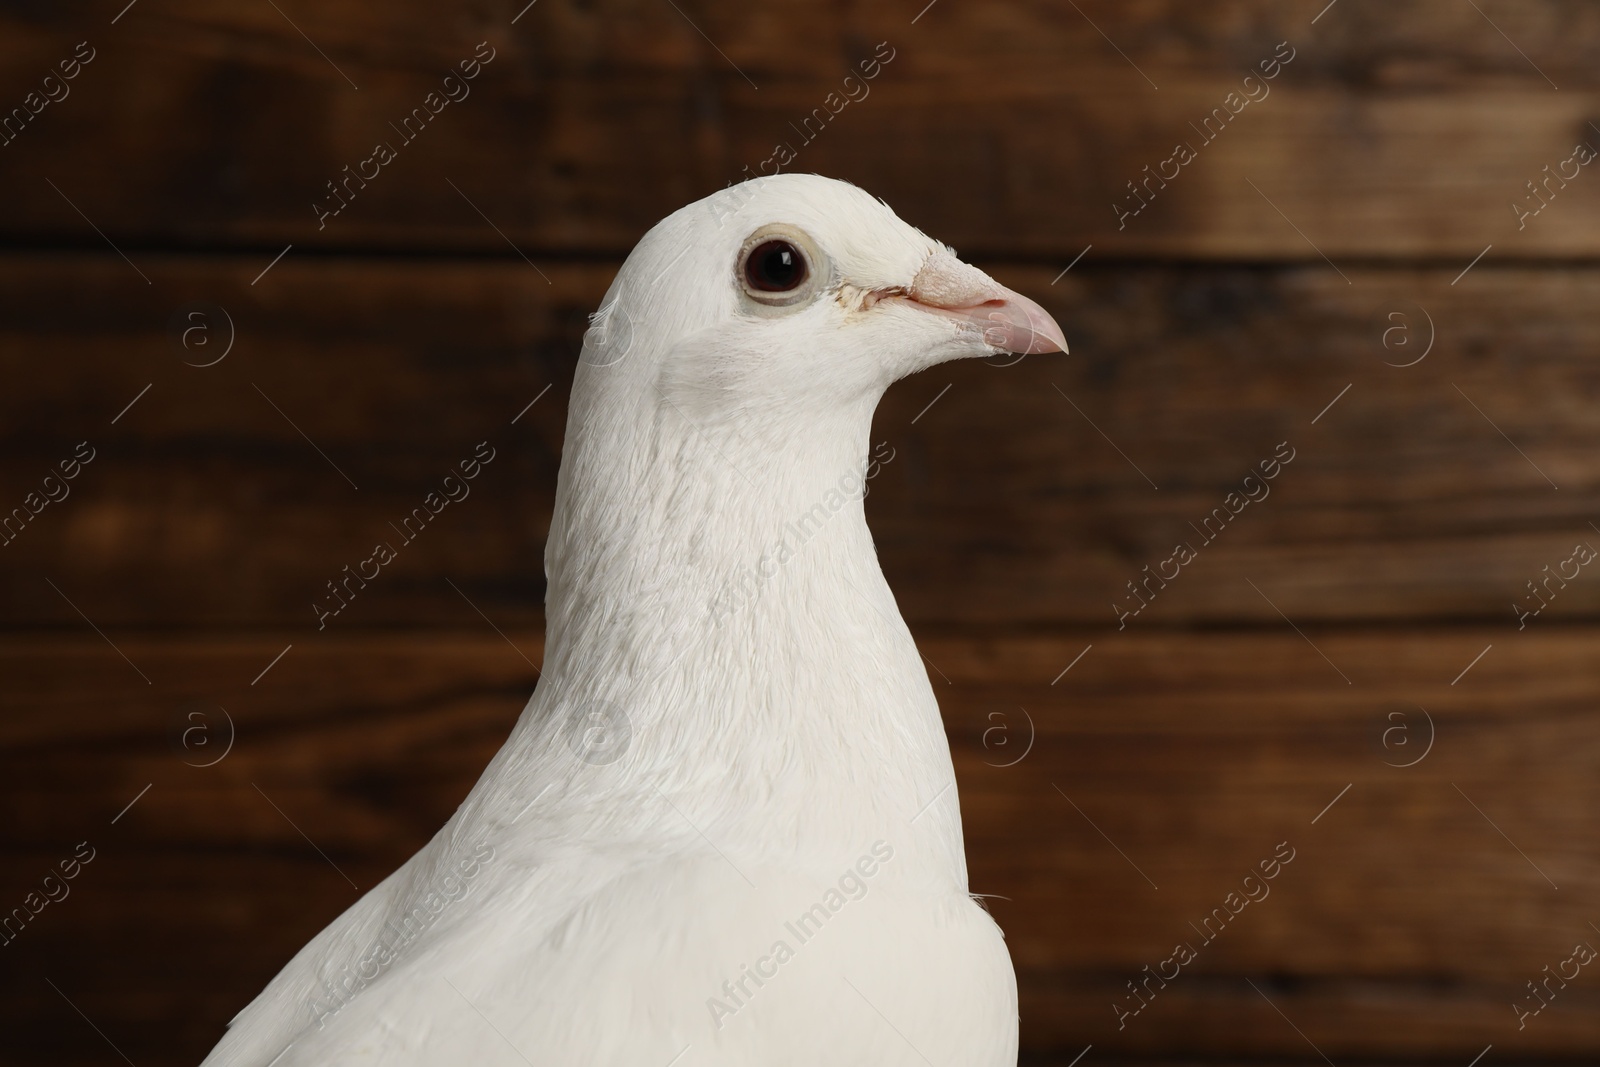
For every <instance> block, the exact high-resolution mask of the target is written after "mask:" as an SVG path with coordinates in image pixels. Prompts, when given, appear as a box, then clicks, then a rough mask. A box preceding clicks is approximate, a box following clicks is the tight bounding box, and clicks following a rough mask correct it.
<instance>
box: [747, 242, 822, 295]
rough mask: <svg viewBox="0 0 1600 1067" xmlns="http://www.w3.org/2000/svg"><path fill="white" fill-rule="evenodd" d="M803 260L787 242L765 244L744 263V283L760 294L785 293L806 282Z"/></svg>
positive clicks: (751, 253) (759, 246)
mask: <svg viewBox="0 0 1600 1067" xmlns="http://www.w3.org/2000/svg"><path fill="white" fill-rule="evenodd" d="M806 274H807V270H806V259H805V256H803V255H801V254H800V250H799V249H798V248H796V247H795V246H794V245H792V244H790V243H789V242H788V241H765V242H763V243H761V244H759V245H757V246H756V247H755V248H753V249H751V250H750V254H749V255H748V256H746V257H745V261H744V280H745V281H746V282H748V283H749V284H750V288H752V289H756V290H759V291H761V292H763V293H787V292H789V291H791V290H793V289H797V288H799V287H800V285H801V284H802V283H803V282H804V281H805V280H806Z"/></svg>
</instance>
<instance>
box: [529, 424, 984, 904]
mask: <svg viewBox="0 0 1600 1067" xmlns="http://www.w3.org/2000/svg"><path fill="white" fill-rule="evenodd" d="M876 399H877V398H876V397H875V396H874V397H869V398H865V399H864V400H863V402H862V403H860V404H859V405H857V406H856V407H854V408H853V409H849V410H842V411H834V412H830V413H827V414H821V415H817V416H815V417H811V418H806V419H798V418H791V419H789V420H787V421H783V420H780V419H771V420H758V421H759V424H757V425H751V424H750V422H749V421H748V420H745V421H741V422H740V424H739V425H737V426H732V425H728V424H723V423H719V422H717V421H716V420H715V419H712V418H709V417H700V418H694V416H695V415H696V414H697V413H695V412H693V411H688V412H682V411H676V410H673V409H672V408H670V407H665V406H663V408H661V409H659V410H657V411H656V412H655V413H654V417H653V418H651V419H641V420H634V421H633V422H627V420H617V419H613V420H610V421H609V423H608V424H607V425H606V426H605V431H604V433H603V434H602V433H598V432H589V431H590V427H591V426H593V425H597V424H589V425H588V426H586V425H585V424H584V422H583V419H584V416H585V414H586V412H585V410H584V409H583V408H582V407H576V408H575V411H574V417H573V422H572V423H570V424H569V432H568V438H567V448H566V452H565V454H564V455H563V462H562V471H561V482H560V485H559V487H558V491H557V499H556V507H555V511H554V514H553V516H552V526H551V532H550V539H549V542H548V548H547V552H546V570H547V573H548V576H549V592H548V595H547V611H546V619H547V623H546V625H547V644H546V662H545V665H544V676H543V678H542V680H541V682H540V692H541V694H545V696H544V699H545V700H547V701H549V704H548V707H549V708H550V709H551V714H552V715H555V716H560V715H562V714H566V713H567V712H566V711H564V710H562V709H568V708H570V707H572V706H576V705H579V704H582V703H583V702H585V701H594V700H601V701H605V702H607V703H608V704H610V705H613V706H615V707H617V708H620V709H621V710H622V712H623V714H625V715H626V716H627V719H628V721H629V723H630V725H631V730H632V737H633V738H634V739H635V742H634V743H635V744H636V745H637V746H638V747H639V751H637V752H636V753H634V754H633V755H634V756H636V757H637V758H638V759H639V760H641V761H643V762H644V763H645V764H647V765H651V766H654V767H656V768H659V769H660V773H661V775H662V776H663V779H664V780H671V779H675V778H678V777H681V776H692V775H699V776H703V777H705V778H706V779H707V780H712V781H718V782H721V783H723V784H724V785H726V783H729V782H735V781H742V782H745V783H746V787H745V788H744V790H743V795H748V796H761V795H763V793H770V792H772V791H773V790H774V789H775V786H774V785H773V783H775V782H782V783H784V787H783V788H784V789H785V790H790V789H793V790H805V791H807V792H808V794H809V793H811V792H813V791H823V795H827V796H829V797H831V798H834V799H837V800H839V801H840V802H841V803H840V805H837V806H834V807H836V810H837V809H838V808H843V809H848V810H850V811H852V812H855V813H856V815H852V816H851V818H853V819H856V818H858V819H859V821H860V822H862V823H863V824H864V825H863V826H861V827H860V828H859V829H860V832H862V833H868V832H873V833H881V832H887V831H886V830H883V829H882V828H883V827H885V826H888V825H890V824H891V823H892V825H893V827H895V828H897V829H896V830H895V832H896V833H899V834H905V833H907V832H908V831H907V830H906V819H907V818H909V817H910V815H911V814H913V813H914V812H916V811H917V809H918V808H919V807H922V806H923V805H925V804H927V802H928V798H929V797H932V796H935V795H936V794H939V793H940V792H941V791H943V790H946V789H947V788H948V786H949V783H950V782H951V781H952V770H951V764H950V754H949V745H948V742H947V740H946V738H945V734H944V728H943V723H942V721H941V719H940V716H939V710H938V705H937V702H936V701H935V699H934V696H933V691H932V688H931V686H930V685H929V680H928V674H927V670H926V668H924V666H923V661H922V658H921V656H920V654H919V652H918V650H917V647H916V645H915V644H914V643H913V641H912V638H911V634H910V632H909V631H908V629H907V628H906V625H905V623H904V621H903V620H902V619H901V617H900V614H899V611H898V608H897V606H896V604H895V600H894V596H893V594H892V593H891V592H890V590H889V587H888V585H887V583H886V582H885V581H884V578H883V574H882V572H881V570H880V569H879V567H878V563H877V557H876V553H875V551H874V548H873V544H872V537H871V534H870V533H869V531H868V529H867V524H866V518H865V513H864V507H863V498H864V496H865V493H866V490H867V488H868V487H870V486H871V485H872V484H873V483H872V481H871V480H870V479H871V476H872V475H874V474H877V473H879V472H880V471H883V470H884V469H885V468H888V469H891V470H892V464H893V461H894V452H893V448H892V445H889V444H881V445H873V444H872V443H871V442H870V440H869V432H870V429H871V417H872V410H873V407H874V406H875V402H876ZM686 416H687V417H686ZM690 418H693V419H694V422H693V424H691V423H690V422H689V421H688V419H690ZM621 423H625V425H619V424H621ZM719 788H721V786H719ZM946 800H947V802H946V803H941V804H935V805H933V807H932V808H930V809H929V810H928V811H927V812H926V814H924V815H923V816H922V817H921V818H919V820H918V822H917V824H916V827H915V832H916V835H917V836H924V835H925V836H926V838H927V845H928V846H929V849H930V850H931V851H930V854H931V855H937V856H938V857H939V860H938V863H939V865H940V867H941V869H942V870H945V871H948V872H959V876H960V878H961V879H962V880H963V881H964V877H965V875H964V863H963V861H962V859H961V847H960V820H959V811H958V809H957V806H956V805H955V803H954V802H953V799H952V798H950V797H947V798H946ZM754 817H755V815H754V814H752V818H754ZM873 826H876V827H878V829H871V827H873ZM868 839H869V840H870V838H868Z"/></svg>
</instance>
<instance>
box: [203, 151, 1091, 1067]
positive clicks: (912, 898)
mask: <svg viewBox="0 0 1600 1067" xmlns="http://www.w3.org/2000/svg"><path fill="white" fill-rule="evenodd" d="M1065 350H1066V343H1065V341H1064V339H1063V338H1062V335H1061V330H1060V328H1059V327H1058V326H1057V325H1056V324H1055V322H1054V321H1053V320H1052V319H1051V318H1050V316H1049V315H1048V314H1046V313H1045V312H1044V311H1043V309H1041V308H1040V307H1039V306H1038V305H1037V304H1035V303H1034V302H1032V301H1031V300H1028V299H1027V298H1025V297H1023V296H1020V295H1018V294H1017V293H1015V292H1012V291H1011V290H1009V289H1006V288H1005V287H1003V286H1001V285H999V284H997V283H995V282H994V281H993V280H992V279H990V278H989V277H988V276H987V275H986V274H984V273H983V272H982V271H979V270H977V269H976V268H974V267H971V266H969V265H967V264H965V263H963V262H962V261H961V260H959V259H957V258H956V256H955V254H954V253H953V252H951V250H950V249H948V248H947V247H945V246H944V245H942V244H940V243H939V242H937V241H934V240H932V239H930V238H928V237H926V236H924V235H923V234H922V233H921V232H919V231H918V230H916V229H914V228H913V227H911V226H908V225H907V224H905V223H904V222H902V221H901V220H900V219H899V218H898V217H896V216H895V214H894V212H893V211H891V210H890V209H889V208H888V207H887V206H886V205H884V204H883V203H882V202H880V201H878V200H876V199H874V198H873V197H871V196H869V195H868V194H867V193H865V192H863V191H862V190H860V189H858V188H856V187H855V186H852V185H848V184H845V183H843V182H838V181H834V180H831V179H828V178H822V177H818V176H814V175H798V174H793V175H789V174H786V175H776V176H772V177H764V178H757V179H755V180H752V181H749V182H746V183H744V184H742V185H737V186H732V187H729V188H727V189H724V190H722V191H720V192H718V193H716V194H714V195H712V196H709V197H707V198H705V199H704V200H701V201H699V202H697V203H694V204H690V205H689V206H688V207H685V208H683V209H681V210H679V211H677V212H675V213H674V214H672V215H671V216H669V217H668V218H666V219H665V220H663V221H662V222H660V223H659V224H657V225H656V226H655V227H654V228H653V229H651V230H650V232H649V233H647V234H646V235H645V236H644V238H643V240H641V241H640V242H639V244H638V247H636V248H635V249H634V250H633V253H632V254H631V255H630V256H629V257H628V260H627V262H626V263H624V264H623V267H622V269H621V271H620V272H619V273H618V275H617V277H616V280H615V281H614V282H613V283H612V286H611V289H610V291H609V292H608V293H607V295H606V299H605V302H604V303H603V304H602V306H601V309H600V311H599V313H598V314H597V315H596V316H595V320H594V323H593V325H592V327H591V329H590V330H589V332H588V334H587V335H586V336H585V340H584V346H583V354H582V357H581V362H580V365H579V366H578V368H577V373H576V378H575V380H574V382H573V387H572V402H571V408H570V413H569V417H568V423H567V435H566V444H565V450H564V453H563V456H562V461H561V472H560V476H559V479H558V482H557V490H556V498H555V510H554V514H553V515H552V518H551V524H550V538H549V542H548V545H547V547H546V550H545V570H546V573H547V574H548V576H549V592H548V595H547V597H546V607H547V612H546V614H547V624H546V625H547V634H548V637H547V644H546V661H545V665H544V672H543V675H542V677H541V679H540V681H539V685H538V688H537V690H536V692H535V693H534V694H533V697H532V698H531V699H530V700H529V702H528V705H527V707H526V709H525V710H524V711H523V713H522V716H521V718H520V719H519V720H518V722H517V725H516V727H515V728H514V729H513V731H512V733H511V736H510V738H509V739H508V740H507V742H506V744H505V746H504V747H503V748H502V749H501V750H500V752H499V753H498V754H497V755H496V756H495V758H494V760H493V761H492V762H491V763H490V765H489V767H488V769H487V770H486V771H485V772H484V774H483V777H482V778H481V779H480V780H479V781H478V783H477V785H476V786H475V787H474V788H473V790H472V792H471V793H470V795H469V796H468V797H467V799H466V800H465V802H463V803H462V805H461V807H460V808H459V809H458V810H457V811H456V813H455V815H454V816H453V817H452V818H451V819H450V821H449V822H448V823H447V824H446V825H445V827H444V828H443V829H442V830H440V831H439V833H438V834H437V835H435V837H434V838H433V840H432V841H430V842H429V843H428V845H427V846H426V847H424V848H423V849H422V850H421V851H420V852H418V853H417V854H416V855H415V856H413V857H412V858H411V859H410V860H409V861H408V862H407V863H406V864H405V865H404V866H403V867H401V868H400V869H399V870H398V871H396V872H395V873H394V874H392V875H390V876H389V877H388V878H386V879H385V880H384V881H383V882H382V883H381V884H380V885H378V886H377V887H376V888H374V889H373V890H371V891H370V892H368V893H367V894H366V895H365V896H364V897H362V899H361V900H360V901H358V902H357V903H356V904H354V905H353V906H352V907H351V908H350V909H349V910H348V911H346V912H345V913H344V914H343V915H341V916H340V917H339V918H338V919H337V920H336V921H335V922H334V923H333V924H332V925H330V926H329V927H328V928H327V929H325V930H323V931H322V932H321V933H320V934H318V935H317V936H316V937H315V938H313V939H312V941H311V942H310V944H308V945H306V946H305V948H303V949H302V950H301V951H300V952H299V953H298V954H297V955H296V956H295V957H294V959H293V960H291V961H290V963H289V964H288V966H286V967H285V968H284V969H283V971H282V972H281V973H280V974H279V975H278V976H277V977H276V978H275V979H273V981H272V982H271V984H269V985H268V986H267V988H266V990H265V991H263V992H262V993H261V994H260V995H259V996H258V997H257V998H256V999H255V1000H254V1001H253V1002H251V1004H250V1005H249V1006H248V1007H246V1008H245V1009H244V1010H243V1011H242V1012H241V1013H240V1014H239V1015H238V1016H237V1017H236V1018H235V1019H234V1020H233V1022H232V1023H231V1024H230V1028H229V1030H228V1033H227V1035H226V1036H225V1037H224V1038H223V1040H222V1041H221V1043H220V1044H218V1045H217V1047H216V1048H215V1049H214V1050H213V1051H212V1053H211V1055H210V1056H209V1057H208V1058H207V1059H206V1061H205V1063H206V1065H208V1067H222V1065H229V1067H268V1065H278V1067H312V1065H315V1067H350V1065H357V1064H362V1065H368V1064H370V1065H377V1064H382V1065H384V1067H460V1065H472V1067H520V1065H538V1067H544V1065H553V1067H554V1065H559V1067H694V1065H739V1067H784V1065H794V1067H802V1065H803V1067H817V1065H820V1064H827V1065H829V1067H849V1065H863V1067H865V1065H872V1067H901V1065H905V1067H927V1065H929V1064H933V1065H938V1067H944V1065H947V1064H948V1065H950V1067H1001V1065H1004V1067H1014V1065H1015V1063H1016V1056H1017V995H1016V979H1015V976H1014V974H1013V972H1012V968H1011V960H1010V957H1009V955H1008V954H1007V952H1006V948H1005V944H1004V941H1003V938H1002V935H1001V932H1000V930H999V928H998V927H997V926H996V925H995V924H994V922H993V920H992V919H991V918H990V917H989V915H988V913H987V912H986V911H984V910H983V909H982V908H981V907H979V905H978V904H977V903H976V902H975V901H974V900H973V899H972V898H971V897H970V896H969V895H968V891H967V871H966V860H965V856H964V854H963V844H962V836H961V818H960V809H959V806H958V802H957V797H956V790H955V779H954V774H953V768H952V765H951V760H950V751H949V745H948V742H947V741H946V739H945V735H944V730H943V724H942V722H941V720H940V717H939V708H938V704H937V703H936V701H935V699H934V695H933V690H932V687H931V686H930V685H929V682H928V676H927V674H926V673H925V671H924V668H923V665H922V662H921V659H920V656H919V653H918V651H917V647H916V645H915V644H913V642H912V639H911V634H910V632H909V631H908V630H907V629H906V625H905V622H904V621H903V620H902V619H901V617H900V613H899V611H898V609H897V607H896V605H895V600H894V596H893V594H892V593H891V592H890V591H889V587H888V585H887V584H886V583H885V581H884V578H883V574H882V572H881V571H880V570H879V568H878V563H877V558H876V555H875V552H874V549H873V544H872V537H871V535H870V533H869V532H868V530H867V524H866V519H865V515H864V513H863V508H862V497H863V496H864V495H865V488H864V478H865V477H866V475H867V473H868V470H867V464H868V434H869V430H870V425H871V420H872V414H873V409H874V408H875V407H876V405H877V403H878V399H879V397H881V396H882V394H883V392H884V390H885V388H887V387H888V385H889V384H890V383H891V382H893V381H895V380H896V379H898V378H901V377H903V376H905V375H908V374H912V373H914V372H916V371H919V370H922V369H923V368H925V367H930V366H933V365H934V364H937V363H941V362H944V361H946V360H951V359H958V358H962V357H970V356H994V355H996V354H999V353H1002V352H1016V353H1035V352H1055V351H1063V352H1064V351H1065ZM880 458H882V457H880Z"/></svg>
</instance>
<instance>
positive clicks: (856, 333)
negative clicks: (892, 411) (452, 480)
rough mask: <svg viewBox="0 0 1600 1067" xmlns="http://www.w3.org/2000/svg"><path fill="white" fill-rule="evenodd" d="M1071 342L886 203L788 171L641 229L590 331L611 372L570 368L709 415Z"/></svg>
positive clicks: (808, 399)
mask: <svg viewBox="0 0 1600 1067" xmlns="http://www.w3.org/2000/svg"><path fill="white" fill-rule="evenodd" d="M1066 347H1067V346H1066V342H1065V340H1064V339H1063V337H1062V334H1061V330H1060V328H1059V327H1058V326H1057V325H1056V324H1055V322H1054V321H1053V320H1052V319H1051V317H1050V316H1049V314H1047V313H1046V312H1045V311H1044V310H1043V309H1042V308H1041V307H1039V305H1038V304H1036V303H1034V302H1033V301H1031V300H1029V299H1028V298H1026V297H1024V296H1021V295H1020V294H1018V293H1015V292H1013V291H1011V290H1010V289H1007V288H1006V287H1004V286H1002V285H1000V284H999V283H997V282H996V281H994V280H993V279H992V278H990V277H989V276H988V275H987V274H985V273H984V272H983V271H980V270H978V269H977V268H975V267H972V266H969V265H968V264H966V263H964V262H962V261H961V260H960V259H958V258H957V257H956V255H955V253H953V252H952V251H951V250H950V249H949V248H947V247H946V246H944V245H943V244H940V243H939V242H938V241H935V240H933V239H932V238H930V237H928V236H926V235H925V234H923V233H922V232H921V231H919V230H917V229H916V228H915V227H913V226H910V225H908V224H906V223H905V222H903V221H901V220H900V219H899V218H898V217H897V216H896V215H895V213H894V212H893V211H892V210H890V209H889V207H888V206H887V205H886V204H884V203H883V202H882V201H880V200H877V199H875V198H874V197H872V196H870V195H869V194H867V193H866V192H863V191H862V190H861V189H859V188H857V187H855V186H853V185H850V184H848V183H846V182H841V181H835V180H833V179H830V178H824V177H820V176H818V175H810V174H783V175H773V176H771V177H763V178H756V179H753V180H751V181H748V182H745V183H743V184H741V185H736V186H731V187H729V188H726V189H723V190H721V191H720V192H717V193H715V194H713V195H712V196H709V197H707V198H705V199H704V200H701V201H699V202H697V203H694V204H690V205H689V206H687V207H685V208H683V209H681V210H679V211H677V212H675V213H674V214H672V215H671V216H669V217H667V218H666V219H664V220H663V221H662V222H660V223H659V224H657V225H656V226H655V227H654V228H652V229H651V230H650V232H649V233H647V234H646V235H645V236H644V238H643V239H642V240H641V241H640V242H639V244H638V246H637V247H636V248H635V249H634V251H633V253H632V255H630V256H629V257H628V261H627V263H626V264H625V265H624V266H623V268H622V270H621V271H620V272H619V274H618V276H617V279H616V281H615V282H614V283H613V285H612V287H611V291H610V292H609V293H608V294H607V296H606V300H605V302H604V303H603V304H602V307H601V310H600V311H599V312H598V313H597V314H596V316H595V319H594V325H593V328H592V329H591V330H590V333H589V335H588V336H587V337H586V339H585V346H584V356H583V363H584V364H587V365H588V368H589V369H590V371H598V372H600V374H601V375H607V376H610V377H614V378H615V379H618V380H617V381H615V382H610V383H603V382H601V381H598V380H595V379H597V378H598V377H599V375H596V374H594V373H587V374H580V381H579V382H578V388H580V389H582V388H585V387H586V386H589V387H598V388H600V389H603V390H605V391H608V392H609V391H610V390H611V389H613V388H619V389H628V390H632V391H645V392H648V390H650V389H655V390H657V391H659V392H660V393H661V395H662V396H664V397H666V398H667V399H668V400H670V401H672V402H673V403H674V404H678V405H680V406H681V407H682V410H683V411H684V412H685V413H687V414H691V415H692V414H694V413H699V414H700V415H701V416H705V417H711V418H715V417H716V416H717V415H719V414H725V413H729V412H746V413H749V412H752V411H759V410H768V409H781V410H783V411H785V412H794V411H796V410H805V409H816V408H819V407H828V406H834V405H838V404H841V403H845V404H848V403H850V402H851V401H856V400H860V401H866V402H868V403H870V404H874V405H875V404H876V401H877V399H878V397H879V396H881V394H882V392H883V390H884V389H885V388H886V387H887V386H888V385H889V384H890V383H891V382H893V381H894V380H896V379H898V378H901V377H904V376H905V375H907V374H911V373H914V372H916V371H919V370H922V369H923V368H925V367H930V366H933V365H935V364H938V363H942V362H945V361H946V360H952V359H959V358H963V357H972V356H980V357H982V356H995V355H997V354H1000V353H1006V352H1013V353H1021V354H1031V353H1041V352H1064V351H1066ZM584 378H588V379H590V381H589V382H585V381H583V379H584ZM624 382H626V383H627V384H626V385H625V384H624Z"/></svg>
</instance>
